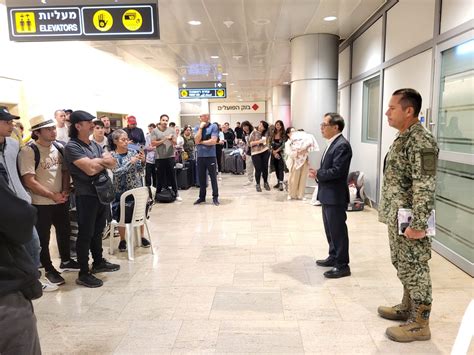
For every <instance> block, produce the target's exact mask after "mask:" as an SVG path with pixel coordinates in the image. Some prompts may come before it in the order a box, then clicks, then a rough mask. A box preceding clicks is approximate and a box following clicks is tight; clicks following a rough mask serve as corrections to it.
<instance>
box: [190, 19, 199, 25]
mask: <svg viewBox="0 0 474 355" xmlns="http://www.w3.org/2000/svg"><path fill="white" fill-rule="evenodd" d="M188 23H189V24H190V25H191V26H199V25H200V24H201V21H198V20H191V21H188Z"/></svg>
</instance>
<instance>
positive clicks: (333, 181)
mask: <svg viewBox="0 0 474 355" xmlns="http://www.w3.org/2000/svg"><path fill="white" fill-rule="evenodd" d="M351 159H352V149H351V145H350V144H349V142H348V141H347V140H346V139H345V138H344V137H343V136H342V134H341V135H340V136H339V137H337V138H336V139H335V140H334V142H332V144H331V146H330V147H329V149H328V150H327V152H326V155H325V156H324V160H323V161H321V167H320V168H319V170H318V173H317V175H316V181H317V182H318V200H319V202H321V204H323V205H324V204H326V205H346V204H348V203H349V187H348V185H347V175H349V166H350V165H351Z"/></svg>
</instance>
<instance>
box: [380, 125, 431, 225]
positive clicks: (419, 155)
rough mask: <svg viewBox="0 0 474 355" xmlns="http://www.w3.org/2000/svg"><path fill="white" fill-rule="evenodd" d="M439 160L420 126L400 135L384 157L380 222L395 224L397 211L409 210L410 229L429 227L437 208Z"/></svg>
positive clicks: (427, 134) (428, 137) (429, 136)
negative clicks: (431, 216) (436, 189)
mask: <svg viewBox="0 0 474 355" xmlns="http://www.w3.org/2000/svg"><path fill="white" fill-rule="evenodd" d="M437 160H438V146H437V144H436V141H435V139H434V137H433V135H432V134H431V133H430V132H428V131H427V130H426V129H425V128H424V127H423V126H422V125H421V124H420V123H415V124H413V125H412V126H410V128H408V129H407V130H406V131H405V132H403V133H399V134H398V136H397V138H396V139H395V140H394V142H393V143H392V145H391V146H390V149H389V152H388V153H387V155H386V156H385V161H384V174H383V176H384V179H383V185H382V196H381V201H380V206H379V221H380V222H382V223H385V224H388V225H396V224H397V213H398V209H399V208H410V209H412V211H413V217H412V220H411V223H410V227H411V228H413V229H417V230H424V229H426V228H427V221H428V218H429V215H430V213H431V210H432V209H433V208H434V197H435V188H436V165H437Z"/></svg>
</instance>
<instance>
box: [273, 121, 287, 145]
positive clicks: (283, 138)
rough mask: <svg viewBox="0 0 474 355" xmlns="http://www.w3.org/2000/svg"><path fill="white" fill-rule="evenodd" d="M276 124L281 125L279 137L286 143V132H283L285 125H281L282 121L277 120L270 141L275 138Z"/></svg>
mask: <svg viewBox="0 0 474 355" xmlns="http://www.w3.org/2000/svg"><path fill="white" fill-rule="evenodd" d="M277 123H279V124H280V125H281V129H280V137H281V139H282V140H284V141H286V132H285V124H284V123H283V121H282V120H278V121H276V122H275V128H274V129H273V132H272V140H273V139H274V138H275V134H276V132H277V128H276V126H277Z"/></svg>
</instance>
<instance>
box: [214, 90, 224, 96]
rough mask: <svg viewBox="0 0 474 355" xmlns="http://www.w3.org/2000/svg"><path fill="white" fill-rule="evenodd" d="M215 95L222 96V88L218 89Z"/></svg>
mask: <svg viewBox="0 0 474 355" xmlns="http://www.w3.org/2000/svg"><path fill="white" fill-rule="evenodd" d="M216 95H217V96H219V97H224V96H225V91H224V90H222V89H219V90H217V91H216Z"/></svg>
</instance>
